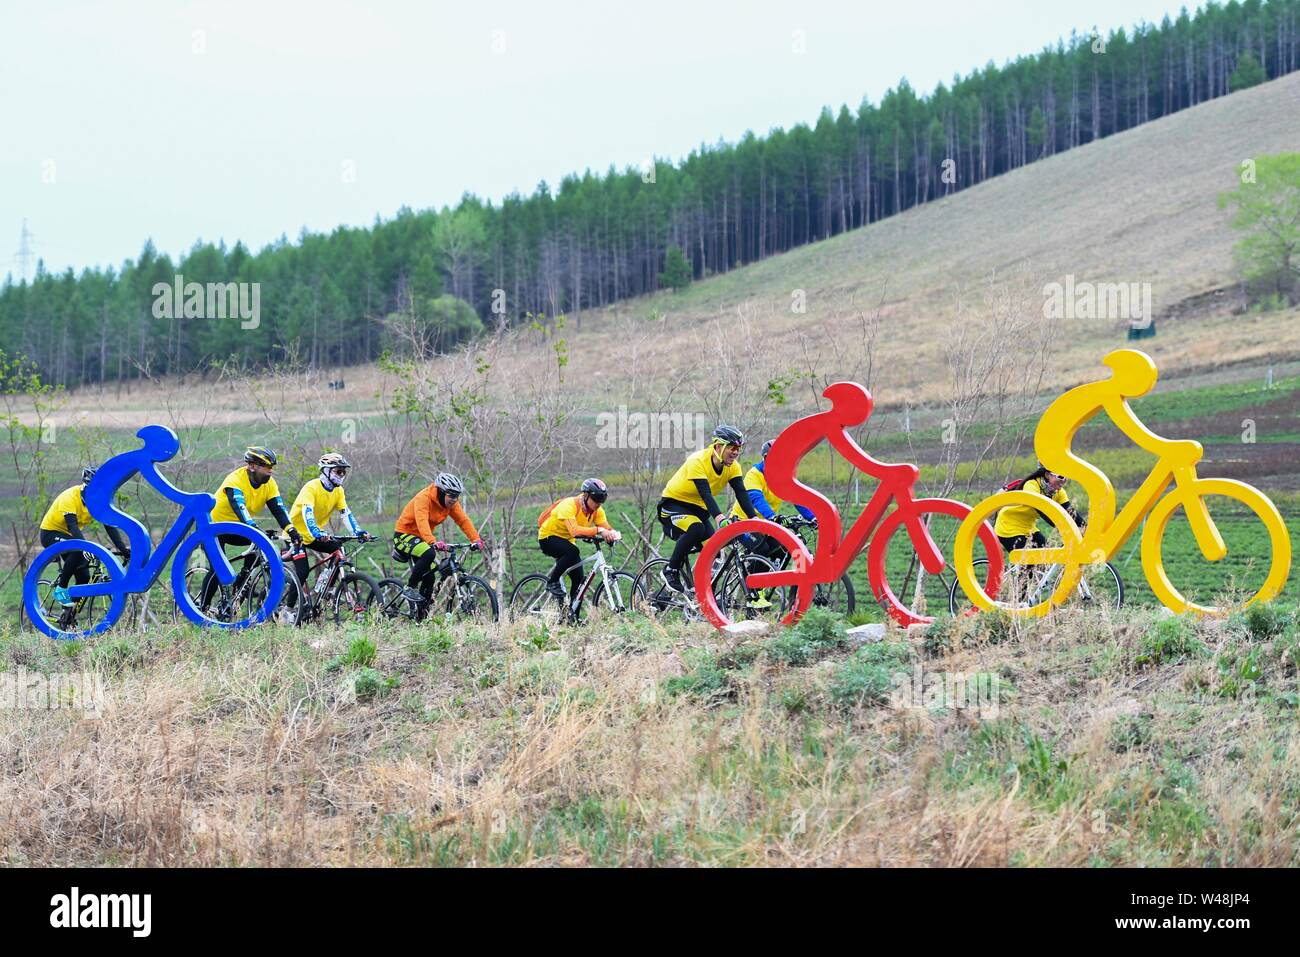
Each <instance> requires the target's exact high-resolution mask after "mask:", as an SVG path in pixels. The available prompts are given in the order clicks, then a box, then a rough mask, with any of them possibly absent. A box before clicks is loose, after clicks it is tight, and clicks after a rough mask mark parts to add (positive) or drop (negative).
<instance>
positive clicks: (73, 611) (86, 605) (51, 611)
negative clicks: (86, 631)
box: [36, 549, 124, 632]
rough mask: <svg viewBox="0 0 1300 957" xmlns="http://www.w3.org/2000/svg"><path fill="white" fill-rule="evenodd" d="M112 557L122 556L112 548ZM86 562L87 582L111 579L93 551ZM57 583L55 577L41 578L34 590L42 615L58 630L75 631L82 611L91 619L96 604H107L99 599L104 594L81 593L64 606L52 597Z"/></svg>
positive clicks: (101, 581) (103, 581) (105, 581)
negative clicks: (68, 604) (70, 603)
mask: <svg viewBox="0 0 1300 957" xmlns="http://www.w3.org/2000/svg"><path fill="white" fill-rule="evenodd" d="M113 557H114V558H117V559H119V560H121V559H123V557H124V556H123V555H122V553H121V552H119V551H118V550H117V549H114V550H113ZM86 564H87V566H88V568H87V570H88V571H89V578H88V579H87V582H88V584H91V585H99V584H104V583H108V582H111V581H112V579H111V578H110V577H109V576H108V572H106V571H105V570H104V563H103V562H101V561H100V560H99V557H98V556H97V555H95V554H94V553H91V554H89V555H88V556H87V559H86ZM57 585H58V578H57V577H55V578H42V579H39V580H38V581H37V582H36V591H37V600H38V601H39V603H40V608H41V613H42V615H43V616H44V617H45V618H46V619H47V620H52V621H54V622H55V623H56V627H57V628H58V629H59V630H60V631H64V632H74V631H77V630H78V629H77V628H76V624H77V619H78V618H79V617H80V616H81V615H82V613H83V612H84V613H85V614H86V617H87V618H88V619H91V620H93V619H94V617H95V608H96V606H97V605H104V606H106V605H107V604H108V603H107V601H101V599H103V598H104V597H105V596H103V595H93V594H91V595H82V596H81V597H79V598H77V599H75V600H74V601H73V603H72V605H71V607H68V606H64V605H62V604H60V603H59V602H58V601H57V600H55V598H54V589H55V587H56V586H57Z"/></svg>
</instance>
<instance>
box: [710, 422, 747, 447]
mask: <svg viewBox="0 0 1300 957" xmlns="http://www.w3.org/2000/svg"><path fill="white" fill-rule="evenodd" d="M713 438H714V441H715V444H716V443H717V442H722V443H724V444H726V445H744V444H745V433H744V432H742V431H740V429H733V428H732V427H731V426H729V425H720V426H718V427H717V428H716V429H714V430H713Z"/></svg>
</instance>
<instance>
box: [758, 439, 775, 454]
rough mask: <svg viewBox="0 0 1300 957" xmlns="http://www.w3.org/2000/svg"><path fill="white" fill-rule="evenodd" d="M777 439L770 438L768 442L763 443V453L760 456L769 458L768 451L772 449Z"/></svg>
mask: <svg viewBox="0 0 1300 957" xmlns="http://www.w3.org/2000/svg"><path fill="white" fill-rule="evenodd" d="M775 441H776V439H768V440H767V441H766V442H764V443H763V454H762V455H761V456H760V458H767V453H768V452H771V451H772V443H773V442H775Z"/></svg>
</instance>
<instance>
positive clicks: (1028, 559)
mask: <svg viewBox="0 0 1300 957" xmlns="http://www.w3.org/2000/svg"><path fill="white" fill-rule="evenodd" d="M1102 361H1103V362H1104V363H1105V364H1106V365H1107V366H1109V367H1110V370H1111V375H1110V377H1109V378H1106V379H1102V380H1100V381H1098V382H1088V383H1085V384H1084V385H1081V386H1077V387H1076V388H1073V389H1071V390H1069V391H1068V392H1066V393H1065V394H1064V395H1062V396H1061V397H1060V398H1059V399H1057V400H1056V401H1054V402H1053V403H1052V404H1051V405H1049V406H1048V407H1047V410H1046V411H1045V412H1044V413H1043V416H1042V418H1041V419H1040V420H1039V422H1038V426H1037V428H1036V429H1035V431H1034V450H1035V451H1036V452H1037V453H1038V459H1039V461H1040V462H1041V463H1042V464H1043V465H1044V466H1045V467H1046V468H1048V469H1050V470H1051V471H1053V472H1056V473H1058V474H1061V475H1064V476H1066V477H1067V478H1071V479H1074V480H1076V481H1077V482H1078V483H1079V484H1080V485H1081V486H1083V488H1084V490H1085V491H1086V492H1087V493H1088V501H1089V518H1088V524H1087V526H1086V528H1085V529H1084V530H1083V531H1080V530H1079V528H1078V527H1077V526H1076V525H1075V524H1074V522H1073V521H1071V519H1070V516H1069V515H1067V514H1066V512H1065V509H1064V508H1062V507H1061V506H1060V505H1059V504H1057V503H1056V502H1054V501H1052V500H1051V499H1050V498H1047V497H1045V496H1042V495H1035V494H1033V493H1032V492H1024V491H1004V492H998V493H997V494H995V495H993V496H991V497H989V498H987V499H985V500H984V501H983V502H981V503H980V504H978V505H976V506H975V508H974V509H972V510H971V513H970V514H969V515H968V516H966V518H965V520H964V521H963V522H962V524H961V527H960V528H959V529H958V530H957V537H956V540H955V542H954V550H955V554H954V559H955V565H956V569H955V570H956V573H957V579H958V581H960V582H961V586H962V590H963V591H965V592H966V595H967V597H968V598H969V599H970V600H971V602H973V603H974V604H975V606H976V607H978V608H981V609H983V610H984V611H992V610H994V609H995V608H1001V609H1003V610H1005V611H1008V612H1011V613H1013V614H1020V615H1045V614H1046V613H1047V612H1048V611H1049V610H1050V609H1051V608H1052V607H1054V606H1056V605H1059V604H1061V603H1062V602H1064V601H1065V600H1066V599H1067V598H1068V597H1069V596H1070V594H1071V592H1073V591H1074V589H1075V587H1076V585H1078V582H1079V579H1080V577H1081V576H1082V574H1083V571H1084V569H1085V568H1086V567H1087V566H1089V565H1091V564H1093V563H1096V562H1104V561H1106V560H1107V559H1109V558H1110V556H1112V555H1114V554H1115V553H1116V552H1117V551H1118V550H1119V549H1120V547H1121V546H1122V545H1123V544H1124V542H1125V541H1126V540H1127V539H1128V537H1129V536H1130V535H1132V534H1133V531H1134V529H1136V528H1137V526H1138V525H1139V524H1140V523H1141V522H1142V520H1143V518H1145V519H1146V527H1145V528H1144V529H1143V531H1142V567H1143V570H1144V571H1145V572H1146V576H1147V580H1148V581H1149V582H1150V583H1151V590H1152V591H1153V592H1154V593H1155V595H1156V597H1157V598H1159V599H1160V601H1161V602H1163V603H1164V604H1165V606H1166V607H1168V608H1169V609H1171V610H1172V611H1174V612H1175V613H1179V614H1181V613H1182V612H1185V611H1191V612H1194V613H1196V614H1202V615H1218V614H1223V613H1225V612H1226V611H1227V609H1225V608H1218V607H1212V606H1204V605H1198V604H1196V603H1194V602H1191V601H1189V600H1187V598H1185V597H1184V596H1183V595H1182V593H1181V592H1179V591H1178V589H1177V588H1176V587H1174V585H1173V583H1172V582H1171V581H1170V580H1169V576H1168V575H1167V574H1166V573H1165V568H1164V564H1163V562H1162V560H1161V542H1162V540H1163V538H1164V534H1165V529H1166V528H1167V526H1168V524H1169V519H1170V517H1171V516H1172V515H1173V513H1174V511H1175V510H1176V509H1177V508H1178V507H1179V506H1182V507H1183V509H1184V511H1185V512H1186V514H1187V519H1188V522H1189V523H1190V525H1191V528H1192V533H1193V534H1194V535H1195V537H1196V543H1197V545H1199V546H1200V549H1201V553H1202V554H1203V555H1204V556H1205V558H1206V559H1207V560H1208V561H1218V560H1219V559H1221V558H1223V557H1224V556H1225V555H1226V554H1227V552H1228V549H1227V546H1226V545H1225V544H1224V542H1223V536H1222V535H1220V534H1219V530H1218V528H1216V527H1215V524H1214V521H1213V520H1212V519H1211V518H1210V513H1209V510H1208V509H1207V508H1206V505H1205V501H1204V497H1205V496H1207V495H1221V496H1224V497H1225V498H1230V499H1234V500H1236V501H1238V502H1240V503H1242V504H1244V505H1245V506H1246V507H1247V508H1249V509H1250V510H1251V511H1252V512H1254V513H1255V515H1256V516H1258V518H1259V520H1260V521H1261V522H1263V523H1264V527H1265V529H1267V531H1268V536H1269V541H1270V545H1271V548H1272V557H1271V559H1270V562H1269V568H1268V574H1267V576H1266V577H1265V579H1264V583H1263V585H1262V586H1261V587H1260V588H1259V590H1258V591H1257V592H1256V593H1255V594H1254V595H1252V596H1251V597H1250V598H1249V599H1248V600H1247V601H1246V604H1247V605H1249V604H1251V603H1252V602H1256V601H1268V600H1269V599H1271V598H1273V597H1274V596H1276V595H1277V594H1278V593H1280V592H1281V590H1282V586H1283V585H1284V584H1286V580H1287V576H1288V575H1289V574H1290V571H1291V539H1290V536H1289V535H1288V534H1287V529H1286V524H1285V523H1284V522H1283V521H1282V515H1281V514H1280V513H1279V512H1278V510H1277V506H1276V505H1274V504H1273V502H1272V501H1270V500H1269V498H1268V497H1267V496H1265V495H1264V493H1262V492H1261V491H1259V489H1257V488H1254V487H1253V486H1251V485H1247V484H1246V483H1244V482H1238V481H1235V480H1233V479H1203V478H1199V477H1197V474H1196V463H1197V462H1199V461H1200V460H1201V456H1202V455H1204V451H1205V450H1204V449H1203V448H1202V447H1201V443H1199V442H1193V441H1190V440H1185V439H1166V438H1162V437H1161V436H1159V435H1156V434H1155V433H1154V432H1152V431H1151V430H1150V429H1148V428H1147V427H1146V426H1145V425H1143V424H1142V422H1141V420H1140V419H1138V417H1137V415H1136V414H1134V412H1133V410H1132V408H1130V407H1129V404H1128V400H1129V399H1130V398H1132V397H1134V396H1140V395H1145V394H1146V393H1147V392H1150V391H1151V389H1152V387H1153V386H1154V385H1155V384H1156V376H1157V372H1156V366H1155V363H1154V362H1153V361H1151V357H1150V356H1148V355H1147V354H1146V353H1145V352H1139V351H1138V350H1136V349H1117V350H1115V351H1114V352H1111V353H1110V354H1109V355H1107V356H1106V357H1105V359H1103V360H1102ZM1101 411H1104V412H1106V414H1107V415H1108V416H1110V418H1111V420H1112V421H1113V422H1114V423H1115V425H1116V426H1118V427H1119V429H1120V431H1122V432H1123V433H1124V434H1125V435H1126V436H1128V437H1129V438H1130V439H1131V440H1132V441H1133V442H1134V444H1136V445H1137V446H1139V447H1140V448H1142V449H1145V450H1146V451H1148V452H1150V453H1151V454H1153V455H1155V456H1156V457H1157V458H1158V460H1159V461H1157V462H1156V464H1155V466H1154V467H1153V468H1152V470H1151V474H1150V475H1149V476H1147V478H1146V479H1145V480H1144V481H1143V482H1142V485H1141V486H1140V487H1139V488H1138V490H1137V491H1136V492H1135V493H1134V495H1133V497H1132V498H1131V499H1130V500H1129V502H1128V504H1127V505H1125V506H1124V509H1123V510H1122V511H1121V512H1120V513H1119V514H1118V515H1116V513H1115V507H1116V499H1115V489H1114V487H1113V486H1112V485H1111V483H1110V479H1108V478H1107V477H1106V475H1105V474H1104V473H1103V472H1102V471H1101V470H1100V469H1098V468H1097V467H1096V466H1095V465H1092V464H1091V463H1089V462H1085V461H1084V460H1083V459H1081V458H1079V456H1077V455H1075V454H1074V452H1073V451H1072V450H1071V448H1070V445H1071V443H1072V441H1073V440H1074V434H1075V433H1076V432H1077V431H1078V430H1079V427H1080V426H1082V425H1083V424H1084V423H1086V422H1087V421H1088V420H1089V419H1091V418H1092V417H1093V416H1094V415H1096V414H1097V413H1098V412H1101ZM1171 483H1172V484H1173V486H1174V488H1173V490H1172V491H1170V492H1169V494H1168V495H1165V496H1164V497H1163V498H1161V495H1162V494H1163V493H1164V492H1165V490H1166V489H1168V488H1169V486H1170V484H1171ZM1007 505H1028V506H1030V507H1032V508H1034V509H1037V510H1038V511H1039V512H1041V513H1043V514H1044V515H1045V516H1047V517H1048V518H1049V519H1050V520H1051V522H1052V524H1053V525H1055V526H1056V528H1057V530H1058V531H1059V532H1060V533H1061V540H1062V542H1063V545H1062V546H1061V547H1059V548H1021V549H1016V550H1014V551H1012V552H1011V553H1010V554H1009V555H1008V556H1007V559H1008V561H1009V562H1010V564H1011V566H1012V567H1013V568H1014V567H1015V566H1017V565H1046V564H1054V565H1060V566H1062V571H1061V575H1060V577H1059V578H1058V579H1057V580H1056V587H1055V589H1054V590H1053V591H1052V593H1051V595H1050V596H1049V597H1048V598H1046V599H1044V600H1043V601H1041V602H1039V603H1038V604H1035V605H1031V606H1028V607H1019V606H1017V605H1015V604H1012V603H1006V602H1001V601H998V600H997V599H996V598H994V597H992V596H990V595H988V594H986V593H985V592H984V591H983V590H982V589H981V588H980V586H979V584H978V582H977V579H976V574H975V568H974V566H973V551H974V541H975V534H976V531H977V530H978V529H979V527H980V523H981V522H983V521H984V520H985V519H986V518H989V517H990V516H992V515H994V514H995V513H996V512H997V511H998V509H1000V508H1002V507H1003V506H1007ZM1013 577H1014V576H1013Z"/></svg>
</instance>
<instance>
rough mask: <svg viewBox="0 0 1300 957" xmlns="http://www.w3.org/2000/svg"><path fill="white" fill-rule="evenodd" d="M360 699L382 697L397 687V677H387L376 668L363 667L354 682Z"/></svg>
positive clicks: (354, 688)
mask: <svg viewBox="0 0 1300 957" xmlns="http://www.w3.org/2000/svg"><path fill="white" fill-rule="evenodd" d="M352 687H353V690H355V691H356V695H357V700H358V701H366V700H369V699H371V698H382V697H383V696H384V695H386V694H388V692H390V691H391V690H393V689H394V688H396V687H397V679H396V678H385V677H384V676H383V675H381V674H380V673H379V672H378V671H376V670H375V669H374V668H362V669H361V670H360V671H358V672H357V674H356V678H355V679H353V683H352Z"/></svg>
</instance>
